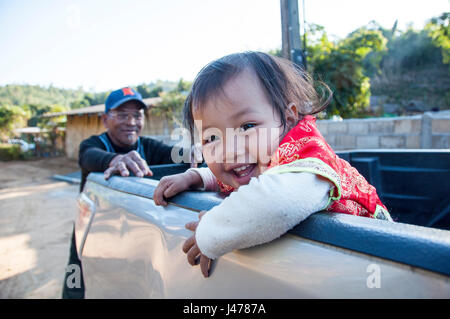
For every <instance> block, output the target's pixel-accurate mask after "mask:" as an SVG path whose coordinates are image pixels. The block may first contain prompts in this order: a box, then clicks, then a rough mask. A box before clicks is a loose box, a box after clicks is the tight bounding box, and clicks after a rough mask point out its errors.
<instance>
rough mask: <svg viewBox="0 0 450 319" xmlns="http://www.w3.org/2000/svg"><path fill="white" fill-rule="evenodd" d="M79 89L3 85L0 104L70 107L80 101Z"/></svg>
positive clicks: (81, 95)
mask: <svg viewBox="0 0 450 319" xmlns="http://www.w3.org/2000/svg"><path fill="white" fill-rule="evenodd" d="M83 96H84V92H83V91H82V90H81V89H78V90H71V89H60V88H55V87H53V86H49V87H41V86H39V85H15V84H11V85H5V86H0V104H2V103H3V104H9V105H18V106H20V105H53V104H60V105H64V106H70V104H71V103H72V102H74V101H77V100H80V99H82V98H83Z"/></svg>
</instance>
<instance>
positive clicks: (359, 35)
mask: <svg viewBox="0 0 450 319" xmlns="http://www.w3.org/2000/svg"><path fill="white" fill-rule="evenodd" d="M307 38H308V39H309V40H308V42H309V43H310V44H309V46H308V47H307V51H308V55H307V59H308V65H309V66H310V70H309V71H310V72H311V73H312V74H313V75H314V76H315V78H316V79H319V80H321V81H323V82H325V83H326V84H327V85H328V86H329V87H330V88H331V90H332V91H333V96H334V97H333V100H332V102H331V103H330V105H329V106H328V108H327V110H326V114H327V117H331V116H333V115H340V116H342V117H344V118H346V117H360V116H363V115H364V113H365V111H366V108H367V107H368V106H369V98H370V82H369V78H368V77H367V76H366V75H365V74H364V63H367V60H365V58H366V57H367V56H368V55H369V54H370V53H374V52H382V51H384V50H385V49H386V42H387V40H386V38H385V37H384V36H383V34H382V33H381V32H380V31H379V30H371V29H369V28H367V27H362V28H359V29H357V30H355V31H354V32H352V33H351V34H350V35H349V36H348V37H346V38H345V39H343V40H340V41H337V42H332V41H330V40H329V39H328V36H327V34H326V32H325V31H324V29H323V28H322V27H321V26H317V25H313V26H312V28H310V31H309V33H307ZM379 62H380V58H373V56H372V63H373V64H375V65H376V64H377V63H379Z"/></svg>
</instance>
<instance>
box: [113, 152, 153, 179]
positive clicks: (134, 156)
mask: <svg viewBox="0 0 450 319" xmlns="http://www.w3.org/2000/svg"><path fill="white" fill-rule="evenodd" d="M130 170H131V171H132V172H133V173H134V175H136V176H137V177H144V176H152V175H153V172H152V171H151V170H150V168H149V167H148V165H147V162H146V161H145V160H144V159H142V157H141V156H140V155H139V153H138V152H136V151H131V152H129V153H127V154H124V155H116V156H115V157H114V158H113V159H112V161H111V162H110V163H109V168H108V169H107V170H106V171H105V172H104V177H105V179H108V178H110V177H111V176H112V175H114V174H120V175H121V176H130Z"/></svg>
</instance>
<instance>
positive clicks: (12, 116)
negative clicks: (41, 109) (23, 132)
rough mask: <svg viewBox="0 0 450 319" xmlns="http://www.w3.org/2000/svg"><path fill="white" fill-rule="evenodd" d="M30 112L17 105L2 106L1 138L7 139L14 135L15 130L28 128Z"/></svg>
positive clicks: (0, 113) (0, 116) (0, 107)
mask: <svg viewBox="0 0 450 319" xmlns="http://www.w3.org/2000/svg"><path fill="white" fill-rule="evenodd" d="M29 116H30V114H29V112H27V111H26V110H24V109H23V108H21V107H19V106H15V105H7V104H1V105H0V138H1V139H3V140H4V139H7V138H8V137H11V136H13V135H14V129H16V128H20V127H24V126H26V121H27V119H28V117H29Z"/></svg>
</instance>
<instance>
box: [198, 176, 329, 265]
mask: <svg viewBox="0 0 450 319" xmlns="http://www.w3.org/2000/svg"><path fill="white" fill-rule="evenodd" d="M331 186H332V185H331V183H330V182H328V181H326V180H324V179H321V178H319V177H317V175H315V174H312V173H284V174H270V175H261V176H259V177H258V178H254V179H252V180H251V181H250V183H249V184H248V185H244V186H241V187H240V188H239V190H238V191H236V192H234V193H232V194H231V195H230V196H229V197H228V198H226V199H224V200H223V202H222V203H221V204H220V205H218V206H216V207H214V208H213V209H211V210H210V211H208V213H207V214H205V215H204V216H203V218H202V219H201V221H200V222H199V224H198V226H197V229H196V233H195V240H196V243H197V245H198V247H199V249H200V251H201V253H202V254H204V255H205V256H207V257H209V258H211V259H215V258H217V257H219V256H221V255H224V254H226V253H227V252H230V251H232V250H234V249H242V248H247V247H251V246H255V245H259V244H262V243H266V242H269V241H272V240H274V239H276V238H278V237H280V236H281V235H283V234H284V233H286V232H287V231H288V230H290V229H291V228H292V227H294V226H295V225H297V224H298V223H300V222H301V221H303V220H304V219H306V218H307V217H308V216H309V215H311V214H313V213H315V212H318V211H320V210H322V209H324V208H325V207H326V205H327V204H328V200H329V194H330V187H331Z"/></svg>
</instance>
